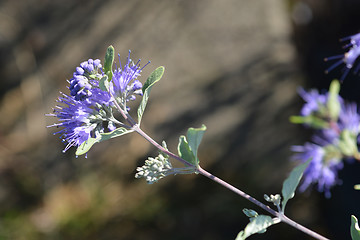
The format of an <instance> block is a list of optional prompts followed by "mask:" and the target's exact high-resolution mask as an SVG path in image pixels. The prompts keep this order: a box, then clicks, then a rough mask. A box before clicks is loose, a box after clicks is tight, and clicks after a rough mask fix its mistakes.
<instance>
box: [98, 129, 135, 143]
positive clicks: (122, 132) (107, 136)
mask: <svg viewBox="0 0 360 240" xmlns="http://www.w3.org/2000/svg"><path fill="white" fill-rule="evenodd" d="M131 132H133V130H128V129H126V128H123V127H120V128H117V129H115V130H114V131H112V132H108V133H101V134H100V136H101V138H100V140H99V142H102V141H105V140H108V139H111V138H116V137H120V136H122V135H125V134H128V133H131Z"/></svg>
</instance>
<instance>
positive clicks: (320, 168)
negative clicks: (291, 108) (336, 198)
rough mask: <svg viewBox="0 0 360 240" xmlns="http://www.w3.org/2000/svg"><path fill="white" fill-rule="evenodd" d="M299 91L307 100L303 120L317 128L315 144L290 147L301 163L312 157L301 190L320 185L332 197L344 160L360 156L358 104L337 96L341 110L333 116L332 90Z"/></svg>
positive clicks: (321, 189) (319, 188) (318, 187)
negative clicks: (331, 189)
mask: <svg viewBox="0 0 360 240" xmlns="http://www.w3.org/2000/svg"><path fill="white" fill-rule="evenodd" d="M330 91H331V87H330ZM299 94H300V95H301V97H302V98H303V99H304V100H305V104H304V106H303V107H302V109H301V116H300V119H302V120H303V121H302V122H301V123H303V124H305V125H306V126H308V127H309V126H310V127H314V128H316V130H315V134H314V136H313V138H312V143H309V142H307V143H305V144H304V145H303V146H292V148H291V149H292V151H294V152H296V154H295V155H294V156H293V159H295V160H301V161H302V162H305V161H307V160H308V159H311V161H310V164H309V166H308V168H307V169H306V170H305V172H304V181H303V183H302V186H301V187H300V191H305V189H307V188H308V187H309V186H310V185H317V189H318V191H320V192H324V193H325V196H326V197H330V196H331V194H330V188H331V187H333V186H334V185H336V184H340V183H341V181H340V180H339V179H338V171H339V170H340V169H342V168H343V165H344V160H348V161H349V160H351V159H354V158H359V152H358V148H357V144H358V141H359V139H358V135H359V133H360V116H359V114H358V112H357V106H356V104H354V103H345V101H344V100H343V99H342V98H341V97H340V96H338V95H335V96H336V98H335V103H334V104H335V105H338V106H339V108H340V109H339V111H338V113H337V114H336V115H335V116H332V117H331V113H330V111H331V110H330V109H331V107H330V98H331V97H330V95H331V93H324V94H320V93H319V92H318V91H316V90H311V91H309V92H306V91H305V90H303V89H300V90H299ZM296 123H300V122H299V121H297V122H296Z"/></svg>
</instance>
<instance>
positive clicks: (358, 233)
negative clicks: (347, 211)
mask: <svg viewBox="0 0 360 240" xmlns="http://www.w3.org/2000/svg"><path fill="white" fill-rule="evenodd" d="M350 233H351V238H352V240H360V227H359V223H358V220H357V218H356V217H355V216H354V215H351V226H350Z"/></svg>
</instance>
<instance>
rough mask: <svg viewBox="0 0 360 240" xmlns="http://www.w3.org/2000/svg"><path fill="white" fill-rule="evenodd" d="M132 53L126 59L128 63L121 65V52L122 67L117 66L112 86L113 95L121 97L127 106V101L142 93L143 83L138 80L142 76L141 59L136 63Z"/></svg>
mask: <svg viewBox="0 0 360 240" xmlns="http://www.w3.org/2000/svg"><path fill="white" fill-rule="evenodd" d="M130 53H131V51H129V55H128V57H127V59H126V63H125V65H124V66H122V65H121V61H120V54H119V55H118V56H119V64H120V67H119V68H118V67H117V66H116V69H115V70H114V73H113V76H112V86H111V88H110V92H111V94H112V95H114V96H116V97H118V98H119V99H121V102H122V105H123V106H126V102H127V101H129V100H135V98H136V97H135V95H142V83H141V82H140V81H139V80H137V78H138V77H139V76H140V73H141V71H142V70H143V69H144V67H145V66H146V65H147V64H146V65H145V66H143V67H142V68H141V67H140V59H139V60H138V61H137V62H136V63H134V62H133V61H132V60H131V59H130Z"/></svg>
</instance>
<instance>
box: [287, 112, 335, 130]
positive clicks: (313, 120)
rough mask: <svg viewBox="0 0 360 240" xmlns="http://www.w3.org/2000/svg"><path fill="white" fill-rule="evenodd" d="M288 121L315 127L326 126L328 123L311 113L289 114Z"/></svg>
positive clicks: (321, 127)
mask: <svg viewBox="0 0 360 240" xmlns="http://www.w3.org/2000/svg"><path fill="white" fill-rule="evenodd" d="M290 122H291V123H294V124H307V125H310V126H311V127H313V128H316V129H323V128H328V127H329V123H328V122H326V121H324V120H322V119H321V118H318V117H316V116H313V115H308V116H291V117H290Z"/></svg>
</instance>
